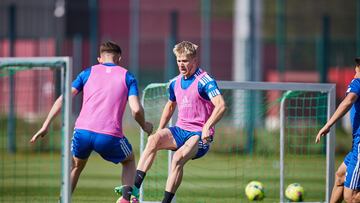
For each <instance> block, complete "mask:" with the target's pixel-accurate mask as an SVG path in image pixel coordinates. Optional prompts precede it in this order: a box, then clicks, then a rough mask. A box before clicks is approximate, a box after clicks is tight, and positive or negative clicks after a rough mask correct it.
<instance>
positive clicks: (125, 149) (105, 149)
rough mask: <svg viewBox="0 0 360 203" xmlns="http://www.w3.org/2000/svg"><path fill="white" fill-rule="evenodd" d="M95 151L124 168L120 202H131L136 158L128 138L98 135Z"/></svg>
mask: <svg viewBox="0 0 360 203" xmlns="http://www.w3.org/2000/svg"><path fill="white" fill-rule="evenodd" d="M93 143H94V150H95V151H96V152H98V153H99V154H100V155H101V157H102V158H103V159H105V160H107V161H110V162H112V163H115V164H118V163H121V164H122V166H123V170H122V178H121V181H122V184H123V185H122V187H121V195H122V198H121V199H122V200H121V201H120V202H129V201H130V197H131V193H132V187H131V186H132V184H133V182H134V176H135V158H134V154H133V152H132V146H131V144H130V143H129V141H128V140H127V139H126V137H116V136H111V135H106V134H100V133H96V136H95V137H94V141H93Z"/></svg>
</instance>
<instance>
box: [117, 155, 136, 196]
mask: <svg viewBox="0 0 360 203" xmlns="http://www.w3.org/2000/svg"><path fill="white" fill-rule="evenodd" d="M121 164H122V166H123V170H122V176H121V180H122V184H123V185H122V188H121V190H122V191H121V192H122V196H123V198H124V200H130V198H131V194H132V184H133V183H134V179H135V172H136V166H135V157H134V154H133V153H131V154H130V155H129V156H128V157H127V158H126V159H125V160H124V161H123V162H121ZM136 198H138V197H136Z"/></svg>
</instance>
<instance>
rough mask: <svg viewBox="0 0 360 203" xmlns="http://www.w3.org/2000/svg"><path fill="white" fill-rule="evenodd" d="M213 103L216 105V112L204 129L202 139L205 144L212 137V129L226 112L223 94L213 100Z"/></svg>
mask: <svg viewBox="0 0 360 203" xmlns="http://www.w3.org/2000/svg"><path fill="white" fill-rule="evenodd" d="M211 103H213V104H214V110H213V112H212V113H211V116H210V117H209V119H208V120H207V121H206V123H205V125H204V127H203V131H202V137H201V139H202V140H203V141H204V142H205V143H206V142H207V138H209V136H210V128H212V127H213V126H214V125H215V124H216V123H217V122H218V121H219V120H220V119H221V118H222V117H223V115H224V112H225V110H226V105H225V101H224V98H223V96H222V95H221V94H219V95H216V96H215V97H213V98H211Z"/></svg>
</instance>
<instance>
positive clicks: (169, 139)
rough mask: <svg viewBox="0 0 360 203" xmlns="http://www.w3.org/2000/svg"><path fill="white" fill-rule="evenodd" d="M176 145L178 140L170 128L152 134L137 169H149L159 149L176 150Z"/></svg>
mask: <svg viewBox="0 0 360 203" xmlns="http://www.w3.org/2000/svg"><path fill="white" fill-rule="evenodd" d="M176 147H177V145H176V141H175V139H174V137H173V136H172V133H171V131H170V130H169V129H168V128H165V129H162V130H160V131H158V132H156V133H155V134H153V135H150V136H149V137H148V140H147V144H146V147H145V149H144V151H143V154H142V155H141V157H140V160H139V163H138V166H137V170H141V171H144V172H146V171H148V170H149V169H150V167H151V165H152V163H153V162H154V160H155V156H156V152H157V151H159V150H162V149H169V150H175V149H176Z"/></svg>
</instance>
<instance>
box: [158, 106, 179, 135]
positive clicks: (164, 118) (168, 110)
mask: <svg viewBox="0 0 360 203" xmlns="http://www.w3.org/2000/svg"><path fill="white" fill-rule="evenodd" d="M175 108H176V102H175V101H171V100H168V102H167V103H166V104H165V107H164V110H163V112H162V114H161V118H160V123H159V128H158V130H161V129H163V128H165V127H166V125H167V124H168V122H169V120H170V118H171V116H172V115H173V114H174V111H175Z"/></svg>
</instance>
